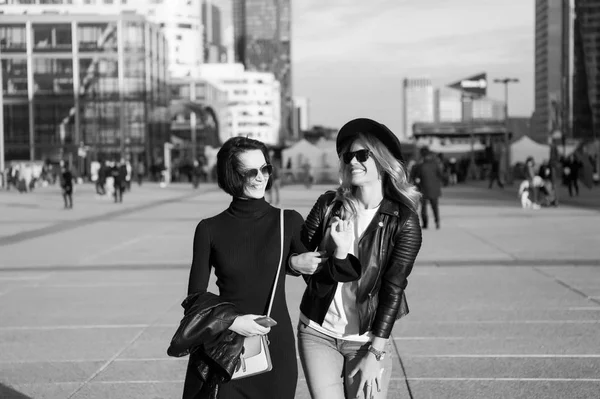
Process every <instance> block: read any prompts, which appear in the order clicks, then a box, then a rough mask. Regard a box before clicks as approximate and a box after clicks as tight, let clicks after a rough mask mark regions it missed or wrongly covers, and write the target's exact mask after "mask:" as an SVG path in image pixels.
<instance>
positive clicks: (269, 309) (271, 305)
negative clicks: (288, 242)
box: [267, 208, 285, 316]
mask: <svg viewBox="0 0 600 399" xmlns="http://www.w3.org/2000/svg"><path fill="white" fill-rule="evenodd" d="M279 215H280V216H279V229H280V241H281V245H280V248H281V249H280V250H279V266H277V273H276V274H275V284H273V289H272V290H271V299H270V301H269V308H268V310H267V316H271V309H272V308H273V300H274V299H275V291H276V290H277V283H278V282H279V273H280V272H281V264H282V263H283V241H284V240H283V239H284V233H285V230H284V224H283V208H282V209H281V210H280V213H279Z"/></svg>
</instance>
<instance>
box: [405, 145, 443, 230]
mask: <svg viewBox="0 0 600 399" xmlns="http://www.w3.org/2000/svg"><path fill="white" fill-rule="evenodd" d="M420 153H421V160H420V161H419V163H418V164H417V165H416V166H415V167H414V168H413V181H414V182H415V184H416V185H417V187H418V188H419V191H421V194H422V196H421V223H422V227H423V229H426V228H427V227H428V226H429V216H428V215H427V204H430V205H431V209H432V210H433V218H434V220H435V227H436V228H437V229H439V228H440V225H441V220H440V208H439V198H440V197H441V196H442V181H443V177H444V176H443V171H442V166H441V165H440V164H439V162H438V161H437V158H436V157H435V155H434V154H433V153H432V152H431V151H429V148H428V147H423V148H421V150H420Z"/></svg>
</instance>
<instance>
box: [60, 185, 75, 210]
mask: <svg viewBox="0 0 600 399" xmlns="http://www.w3.org/2000/svg"><path fill="white" fill-rule="evenodd" d="M62 196H63V200H64V201H65V208H73V188H68V187H67V188H63V192H62Z"/></svg>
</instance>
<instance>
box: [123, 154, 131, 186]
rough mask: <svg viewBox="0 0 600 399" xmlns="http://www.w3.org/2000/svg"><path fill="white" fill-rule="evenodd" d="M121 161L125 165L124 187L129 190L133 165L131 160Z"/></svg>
mask: <svg viewBox="0 0 600 399" xmlns="http://www.w3.org/2000/svg"><path fill="white" fill-rule="evenodd" d="M121 163H122V164H124V165H125V189H126V190H127V191H131V178H132V177H133V167H132V166H131V162H129V161H125V160H123V159H122V160H121Z"/></svg>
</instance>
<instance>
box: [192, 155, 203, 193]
mask: <svg viewBox="0 0 600 399" xmlns="http://www.w3.org/2000/svg"><path fill="white" fill-rule="evenodd" d="M202 173H203V171H202V166H201V165H200V161H198V160H197V159H194V165H193V166H192V185H193V186H194V188H198V186H199V185H200V178H201V177H202Z"/></svg>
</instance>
